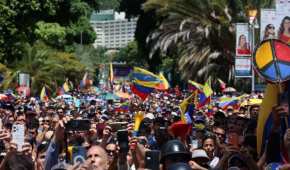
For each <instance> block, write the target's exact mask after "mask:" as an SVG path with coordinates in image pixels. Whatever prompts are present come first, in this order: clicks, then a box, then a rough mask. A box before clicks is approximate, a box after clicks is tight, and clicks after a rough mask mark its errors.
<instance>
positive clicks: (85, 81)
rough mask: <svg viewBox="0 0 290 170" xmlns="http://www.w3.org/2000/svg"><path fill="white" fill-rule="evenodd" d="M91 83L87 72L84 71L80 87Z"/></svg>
mask: <svg viewBox="0 0 290 170" xmlns="http://www.w3.org/2000/svg"><path fill="white" fill-rule="evenodd" d="M91 84H92V81H90V80H89V78H88V73H87V72H86V73H85V74H84V77H83V79H82V80H81V83H80V88H85V87H87V86H89V85H91Z"/></svg>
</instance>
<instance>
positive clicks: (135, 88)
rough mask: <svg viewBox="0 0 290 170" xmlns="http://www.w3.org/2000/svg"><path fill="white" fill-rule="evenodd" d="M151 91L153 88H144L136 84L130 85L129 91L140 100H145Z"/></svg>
mask: <svg viewBox="0 0 290 170" xmlns="http://www.w3.org/2000/svg"><path fill="white" fill-rule="evenodd" d="M153 90H154V89H153V88H149V87H144V86H141V85H139V84H136V83H133V84H131V91H132V92H133V93H134V94H136V95H137V96H139V97H140V98H141V99H142V100H145V99H146V98H147V97H148V95H149V94H150V93H151V92H152V91H153Z"/></svg>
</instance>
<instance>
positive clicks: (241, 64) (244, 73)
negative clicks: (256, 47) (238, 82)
mask: <svg viewBox="0 0 290 170" xmlns="http://www.w3.org/2000/svg"><path fill="white" fill-rule="evenodd" d="M251 66H252V61H251V57H236V58H235V76H236V77H251V76H252V75H251V73H252V72H251Z"/></svg>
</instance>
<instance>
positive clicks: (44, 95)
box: [40, 86, 48, 101]
mask: <svg viewBox="0 0 290 170" xmlns="http://www.w3.org/2000/svg"><path fill="white" fill-rule="evenodd" d="M40 100H41V101H47V100H48V95H47V91H46V88H45V86H43V87H42V89H41V92H40Z"/></svg>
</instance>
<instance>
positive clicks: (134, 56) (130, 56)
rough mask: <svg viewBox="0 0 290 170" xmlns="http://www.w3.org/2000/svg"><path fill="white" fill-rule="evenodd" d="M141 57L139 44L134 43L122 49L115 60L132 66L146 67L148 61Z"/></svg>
mask: <svg viewBox="0 0 290 170" xmlns="http://www.w3.org/2000/svg"><path fill="white" fill-rule="evenodd" d="M139 55H140V54H139V51H138V47H137V42H136V41H132V42H130V43H129V44H128V45H127V46H126V47H124V48H121V49H120V50H119V52H118V53H117V54H116V56H115V57H114V58H113V60H114V61H116V62H126V64H128V65H130V66H142V67H146V66H147V63H146V60H145V59H144V58H141V57H140V56H139Z"/></svg>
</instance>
